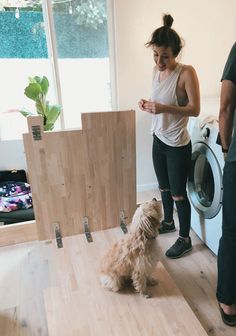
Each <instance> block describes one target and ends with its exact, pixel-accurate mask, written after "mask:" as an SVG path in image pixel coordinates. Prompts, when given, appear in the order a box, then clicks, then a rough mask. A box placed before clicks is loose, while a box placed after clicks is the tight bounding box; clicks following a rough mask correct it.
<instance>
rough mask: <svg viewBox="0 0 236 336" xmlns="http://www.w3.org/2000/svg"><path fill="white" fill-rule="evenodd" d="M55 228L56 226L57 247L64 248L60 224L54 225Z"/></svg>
mask: <svg viewBox="0 0 236 336" xmlns="http://www.w3.org/2000/svg"><path fill="white" fill-rule="evenodd" d="M53 226H54V231H55V236H56V242H57V247H58V248H62V247H63V243H62V237H61V230H60V225H59V223H54V224H53Z"/></svg>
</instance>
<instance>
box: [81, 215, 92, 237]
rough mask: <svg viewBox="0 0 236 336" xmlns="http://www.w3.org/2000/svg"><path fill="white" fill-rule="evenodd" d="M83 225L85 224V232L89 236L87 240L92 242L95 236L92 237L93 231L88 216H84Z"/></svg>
mask: <svg viewBox="0 0 236 336" xmlns="http://www.w3.org/2000/svg"><path fill="white" fill-rule="evenodd" d="M83 226H84V233H85V236H86V238H87V241H88V242H89V243H92V242H93V238H92V235H91V232H90V228H89V223H88V217H86V216H85V217H83Z"/></svg>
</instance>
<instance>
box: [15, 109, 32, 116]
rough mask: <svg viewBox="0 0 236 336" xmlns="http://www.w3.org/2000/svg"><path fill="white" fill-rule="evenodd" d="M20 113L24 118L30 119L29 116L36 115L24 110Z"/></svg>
mask: <svg viewBox="0 0 236 336" xmlns="http://www.w3.org/2000/svg"><path fill="white" fill-rule="evenodd" d="M19 112H20V113H21V114H22V115H23V116H24V117H28V116H33V115H35V114H34V113H32V112H27V111H23V110H19Z"/></svg>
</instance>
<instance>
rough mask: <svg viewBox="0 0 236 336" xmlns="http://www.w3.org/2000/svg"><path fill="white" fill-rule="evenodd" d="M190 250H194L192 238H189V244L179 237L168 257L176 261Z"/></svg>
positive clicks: (167, 254) (167, 252)
mask: <svg viewBox="0 0 236 336" xmlns="http://www.w3.org/2000/svg"><path fill="white" fill-rule="evenodd" d="M190 250H192V242H191V238H190V237H189V242H188V243H187V242H186V241H185V240H184V238H181V237H179V238H178V239H177V240H176V242H175V243H174V245H172V246H171V247H170V248H169V250H167V251H166V256H167V257H168V258H172V259H176V258H180V257H182V255H184V254H185V253H187V252H188V251H190Z"/></svg>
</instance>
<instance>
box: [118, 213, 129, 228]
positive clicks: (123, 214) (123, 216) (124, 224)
mask: <svg viewBox="0 0 236 336" xmlns="http://www.w3.org/2000/svg"><path fill="white" fill-rule="evenodd" d="M126 218H127V217H125V212H124V210H121V211H120V227H121V230H122V231H123V232H124V233H127V232H128V229H127V226H126V223H125V219H126Z"/></svg>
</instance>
